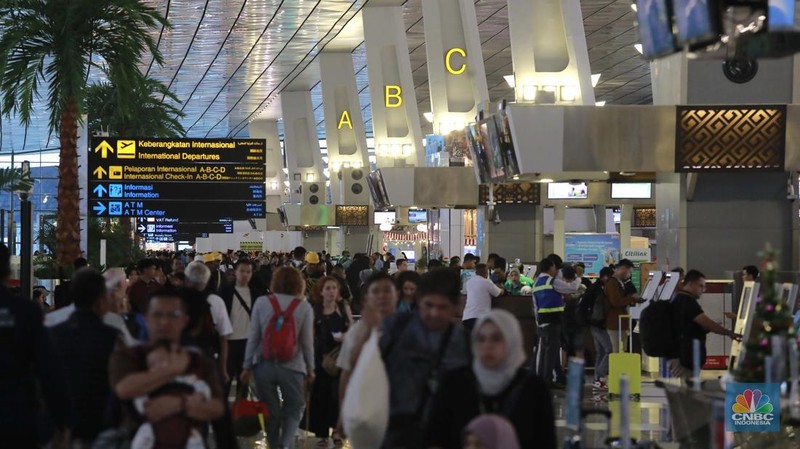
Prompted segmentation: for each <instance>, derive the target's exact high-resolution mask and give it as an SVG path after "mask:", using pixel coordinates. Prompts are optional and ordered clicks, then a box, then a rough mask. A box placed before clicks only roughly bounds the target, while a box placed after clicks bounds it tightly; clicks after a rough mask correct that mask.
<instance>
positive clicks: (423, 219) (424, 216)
mask: <svg viewBox="0 0 800 449" xmlns="http://www.w3.org/2000/svg"><path fill="white" fill-rule="evenodd" d="M408 222H409V223H427V222H428V211H427V210H414V209H411V210H409V211H408Z"/></svg>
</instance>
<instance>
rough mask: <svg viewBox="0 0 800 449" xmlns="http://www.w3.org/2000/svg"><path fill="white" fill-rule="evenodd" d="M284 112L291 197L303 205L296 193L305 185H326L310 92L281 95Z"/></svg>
mask: <svg viewBox="0 0 800 449" xmlns="http://www.w3.org/2000/svg"><path fill="white" fill-rule="evenodd" d="M281 112H282V113H283V134H284V149H285V151H286V165H287V168H288V169H289V184H290V186H291V191H290V194H291V195H292V201H293V202H300V201H302V195H295V192H297V191H298V189H299V188H300V187H301V186H302V183H305V182H319V183H321V185H322V186H324V185H325V177H324V176H323V172H322V154H321V153H320V149H319V139H318V137H317V128H316V121H315V120H314V110H313V108H312V106H311V92H309V91H307V90H304V91H298V92H282V93H281ZM325 196H327V195H325Z"/></svg>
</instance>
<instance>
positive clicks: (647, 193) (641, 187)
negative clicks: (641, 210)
mask: <svg viewBox="0 0 800 449" xmlns="http://www.w3.org/2000/svg"><path fill="white" fill-rule="evenodd" d="M652 197H653V184H651V183H649V182H642V183H630V184H629V183H613V184H611V198H614V199H650V198H652Z"/></svg>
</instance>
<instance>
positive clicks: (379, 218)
mask: <svg viewBox="0 0 800 449" xmlns="http://www.w3.org/2000/svg"><path fill="white" fill-rule="evenodd" d="M374 218H375V224H376V225H380V224H383V223H389V224H395V223H396V222H397V213H396V212H375V217H374Z"/></svg>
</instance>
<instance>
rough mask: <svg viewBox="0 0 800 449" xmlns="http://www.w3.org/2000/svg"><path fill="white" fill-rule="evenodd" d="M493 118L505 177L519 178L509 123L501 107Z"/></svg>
mask: <svg viewBox="0 0 800 449" xmlns="http://www.w3.org/2000/svg"><path fill="white" fill-rule="evenodd" d="M494 118H495V126H497V134H498V136H499V138H500V151H501V153H502V156H503V167H504V168H505V172H506V177H508V178H513V177H514V176H519V174H520V170H519V162H518V161H517V153H516V151H515V150H514V139H513V138H512V137H511V123H510V122H509V121H508V113H507V112H506V109H505V108H504V107H501V108H500V110H499V111H498V112H497V115H496V116H495V117H494Z"/></svg>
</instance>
